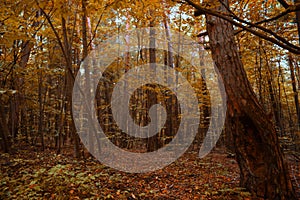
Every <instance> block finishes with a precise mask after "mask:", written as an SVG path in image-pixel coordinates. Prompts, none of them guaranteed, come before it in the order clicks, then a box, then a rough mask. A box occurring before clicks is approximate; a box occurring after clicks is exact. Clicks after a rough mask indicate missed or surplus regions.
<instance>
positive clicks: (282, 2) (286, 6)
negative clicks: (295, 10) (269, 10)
mask: <svg viewBox="0 0 300 200" xmlns="http://www.w3.org/2000/svg"><path fill="white" fill-rule="evenodd" d="M277 1H278V2H279V3H280V4H281V5H282V6H283V7H284V8H285V9H287V8H288V7H289V6H290V5H289V4H288V3H287V2H286V1H285V0H277Z"/></svg>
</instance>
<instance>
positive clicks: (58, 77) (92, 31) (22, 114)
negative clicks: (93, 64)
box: [0, 0, 300, 199]
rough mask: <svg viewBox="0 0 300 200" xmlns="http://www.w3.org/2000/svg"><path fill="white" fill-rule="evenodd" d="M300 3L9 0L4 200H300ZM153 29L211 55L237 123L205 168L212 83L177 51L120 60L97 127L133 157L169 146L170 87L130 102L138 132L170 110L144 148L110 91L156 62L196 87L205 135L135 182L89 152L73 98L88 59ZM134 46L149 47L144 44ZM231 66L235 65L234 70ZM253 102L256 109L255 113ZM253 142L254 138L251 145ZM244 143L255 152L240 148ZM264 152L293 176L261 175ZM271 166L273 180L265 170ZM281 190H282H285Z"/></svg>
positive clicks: (1, 78)
mask: <svg viewBox="0 0 300 200" xmlns="http://www.w3.org/2000/svg"><path fill="white" fill-rule="evenodd" d="M228 3H229V4H228ZM299 3H300V2H298V1H297V0H295V2H294V1H284V0H283V1H279V0H278V1H277V0H255V1H254V0H242V1H235V0H232V1H229V2H227V1H176V0H174V1H169V0H152V1H144V0H135V1H131V0H122V1H120V0H103V1H96V0H90V1H87V0H78V1H72V0H52V1H38V0H23V1H12V0H11V1H10V0H2V1H1V3H0V143H1V155H0V157H1V162H0V166H1V173H0V199H9V198H11V199H17V198H19V199H22V197H23V196H26V197H27V198H37V199H39V198H45V199H49V198H52V199H75V198H77V199H83V198H95V199H97V198H98V199H105V198H107V199H114V198H115V199H147V198H148V199H152V198H156V199H166V198H169V199H179V198H183V199H201V198H202V199H252V198H253V199H255V198H256V199H257V198H261V199H297V195H299V190H300V166H299V162H300V147H299V144H300V108H299V105H300V104H299V95H298V93H299V88H300V67H299V59H300V58H299V54H300V45H299V42H300V39H299V35H300V4H299ZM149 26H150V27H153V26H156V27H161V28H162V29H163V30H165V32H166V35H167V37H172V36H170V35H168V34H169V32H170V30H171V29H172V30H176V31H180V32H181V33H182V34H185V35H188V36H190V37H192V38H193V39H194V40H195V41H198V42H199V44H201V46H202V48H204V49H206V50H207V51H208V52H209V53H210V54H211V55H212V58H213V59H214V61H215V62H216V65H217V68H218V69H219V70H220V73H221V77H222V79H223V80H224V82H225V88H226V92H227V93H228V94H227V95H228V96H229V97H228V99H229V100H228V108H229V111H228V113H229V114H227V122H226V126H225V128H224V131H223V133H222V136H221V138H220V139H219V141H218V144H217V147H216V148H215V149H214V151H213V152H212V153H211V154H210V155H209V156H208V157H206V158H204V159H203V160H201V159H199V158H197V151H198V150H199V146H200V144H201V143H202V140H203V138H204V137H205V134H206V131H207V129H208V126H209V121H210V120H217V119H212V118H211V115H210V114H211V113H210V112H211V111H210V109H211V103H210V95H213V94H212V93H211V92H210V91H209V90H208V89H207V86H206V83H205V79H204V78H203V76H205V75H204V72H203V71H197V70H196V69H194V68H192V67H189V64H188V63H187V62H186V61H185V60H184V58H182V57H180V56H178V55H173V54H172V52H171V51H158V50H153V49H142V48H141V49H140V51H138V52H130V53H128V54H126V55H124V56H120V57H119V58H118V59H116V60H115V61H114V62H113V63H112V64H111V65H110V66H109V68H108V69H107V70H106V72H105V73H104V74H103V77H104V78H102V79H101V80H100V82H99V83H98V88H97V95H96V105H95V107H96V110H97V116H98V121H99V123H100V125H101V127H102V129H103V130H104V131H105V133H106V134H107V136H108V137H109V138H110V139H111V141H113V142H114V144H116V145H117V146H119V147H120V148H123V149H126V150H128V151H133V152H137V151H138V152H149V151H154V150H157V149H158V148H161V147H162V146H164V145H166V144H168V143H169V142H170V141H171V140H172V138H173V137H174V135H175V134H176V132H177V129H178V125H179V123H180V107H179V106H178V102H177V99H176V96H175V94H174V93H172V91H170V90H169V89H168V88H166V87H163V86H160V85H153V84H147V85H145V86H143V87H141V88H139V89H138V90H137V91H136V92H135V93H134V95H133V97H132V98H131V102H130V112H131V116H132V117H133V118H134V119H135V121H136V122H137V123H138V124H139V125H146V124H147V123H149V116H148V110H149V108H150V107H151V106H152V105H153V104H155V103H161V104H162V105H163V106H165V107H166V109H167V111H168V117H167V122H166V124H165V126H164V128H163V129H162V130H161V131H160V132H159V134H157V135H156V136H155V137H150V138H147V139H137V138H134V137H129V136H128V135H127V134H126V133H125V132H123V131H122V130H120V129H119V128H118V127H117V126H116V124H115V123H114V120H113V117H112V112H111V107H110V99H111V94H112V91H113V87H114V84H115V83H116V82H117V81H118V79H120V77H121V76H122V75H123V74H124V73H126V72H127V71H128V70H129V69H131V68H132V67H134V66H137V65H141V64H146V63H149V62H153V61H154V62H156V63H161V64H165V65H167V66H170V67H172V68H174V69H176V70H177V71H178V72H180V73H182V75H183V76H184V77H185V78H186V79H187V80H188V81H189V82H190V84H191V85H192V86H193V87H194V90H195V92H196V93H197V97H198V100H199V108H200V110H201V113H200V116H198V117H199V118H200V126H199V128H198V134H197V136H196V138H195V141H194V144H193V145H192V147H191V148H190V150H189V151H188V152H187V153H186V154H185V155H184V156H183V157H181V158H180V159H179V160H178V161H176V162H174V163H173V164H172V165H171V166H168V167H166V168H164V169H163V170H159V171H158V172H153V173H146V174H127V173H123V172H118V171H116V170H113V169H110V168H107V167H105V166H103V165H101V164H100V163H99V162H97V161H96V160H95V159H94V158H93V157H92V156H91V155H90V154H89V153H88V151H87V150H86V149H85V147H84V146H83V144H82V143H81V141H80V139H79V137H78V134H77V133H76V129H75V126H74V122H73V119H72V109H71V105H72V99H71V97H72V88H73V84H74V78H75V77H76V75H77V73H78V70H79V69H80V66H81V64H82V62H83V60H84V58H85V57H86V56H87V55H88V54H89V52H91V51H92V50H94V49H95V48H96V46H97V45H98V44H100V43H101V42H102V41H105V40H106V39H108V38H110V37H111V36H114V35H116V34H118V33H122V32H124V31H128V30H134V29H135V28H141V27H149ZM232 27H233V28H232ZM231 29H232V30H231ZM218 31H220V32H218ZM150 34H151V33H150ZM138 37H139V38H140V39H141V41H143V37H145V35H143V34H141V35H139V36H138ZM123 42H124V43H123V44H124V45H128V44H127V43H126V42H129V43H130V41H123ZM152 42H155V41H152ZM218 45H219V46H221V47H223V48H221V50H220V49H218V48H219V47H218ZM141 46H143V44H141ZM116 48H118V47H116ZM169 48H172V46H171V44H170V46H169ZM222 49H223V50H222ZM224 49H225V50H224ZM232 52H233V53H232ZM235 52H237V53H235ZM222 55H223V56H222ZM224 55H231V58H232V59H231V58H229V60H226V59H227V58H225V57H224ZM228 57H230V56H228ZM230 59H231V61H230ZM230 62H232V63H233V64H228V63H230ZM234 63H238V64H237V65H235V64H234ZM199 65H200V63H199ZM82 67H83V66H82ZM234 67H236V68H234ZM230 68H231V69H232V71H230V70H228V69H230ZM85 72H86V74H85V81H86V82H87V84H89V82H91V81H94V80H95V77H97V76H98V74H97V72H94V71H89V69H88V68H86V69H85ZM239 72H241V73H239ZM244 72H245V73H246V76H243V73H244ZM226 77H227V78H226ZM233 82H236V83H237V85H236V86H235V85H234V83H233ZM248 83H249V84H248ZM239 85H241V87H239ZM244 85H245V87H244ZM227 86H228V87H227ZM252 92H253V93H252ZM246 94H247V95H248V94H250V95H249V96H251V100H248V97H247V95H246ZM249 98H250V97H249ZM252 99H253V102H254V103H253V104H251V103H249V104H248V102H252ZM244 100H245V101H246V102H247V103H246V104H244V105H245V106H244V107H247V108H248V109H250V110H256V109H257V110H259V111H257V112H256V113H255V112H254V111H253V113H251V111H248V110H247V109H246V108H245V109H244V108H241V107H242V106H241V105H242V104H243V103H244ZM253 105H255V106H253ZM252 106H253V107H252ZM243 113H244V114H243ZM245 113H246V114H245ZM247 113H248V114H247ZM257 113H260V114H257ZM255 115H256V117H254V116H255ZM195 117H197V116H195ZM218 117H225V116H218ZM253 118H257V119H256V120H255V119H253ZM260 118H263V119H265V120H266V121H268V122H266V121H264V120H260ZM83 120H84V119H83ZM243 120H244V121H243ZM269 122H270V124H269ZM265 124H267V125H265ZM249 127H250V128H249ZM253 127H254V128H253ZM273 128H274V131H273ZM250 129H251V130H250ZM261 129H262V130H264V129H265V132H266V137H265V138H264V137H263V136H262V138H260V137H256V132H257V134H258V135H263V132H264V131H261ZM268 130H270V131H268ZM252 133H253V135H254V136H253V137H252V136H251V135H250V136H249V134H252ZM187 134H188V133H187ZM268 134H270V135H268ZM268 138H270V142H269V143H268V141H267V140H268ZM243 139H244V140H245V141H248V142H241V141H242V140H243ZM265 144H268V145H270V146H268V145H265ZM259 145H260V147H259ZM277 147H279V148H277ZM247 151H251V153H252V155H249V154H247V153H245V152H247ZM265 152H271V154H272V156H270V157H272V158H273V156H274V159H275V160H276V159H277V158H278V160H283V159H284V162H283V161H282V162H281V161H280V162H277V161H276V163H275V164H274V169H276V170H277V169H278V170H277V171H281V170H282V171H283V172H284V174H286V176H287V177H285V178H282V177H281V176H282V174H281V173H278V174H277V173H276V172H273V171H272V170H273V168H272V167H273V166H272V162H275V161H274V160H272V159H270V160H268V161H266V163H268V164H267V165H268V166H264V167H261V165H260V161H261V160H263V159H265V157H264V156H262V157H260V156H258V155H264V153H265ZM272 152H274V153H272ZM256 155H257V158H256ZM266 155H268V154H267V153H266ZM251 156H255V158H251ZM74 157H75V158H76V159H74ZM258 157H259V158H258ZM267 157H268V156H267ZM260 159H261V160H260ZM285 164H287V168H285V167H284V166H285ZM282 166H283V167H282ZM267 167H269V168H270V169H272V170H264V169H263V168H267ZM281 167H282V168H281ZM245 169H248V171H250V172H249V173H248V172H246V171H247V170H245ZM251 173H253V174H251ZM266 174H268V175H266ZM239 175H241V177H239ZM252 175H253V177H260V178H262V179H263V177H267V178H266V179H267V180H272V181H273V178H274V177H275V178H274V180H275V182H274V183H273V182H272V181H268V182H270V185H271V184H273V185H281V186H280V187H279V186H278V189H276V188H277V186H276V187H274V188H273V186H268V183H265V182H264V183H263V184H265V185H266V186H261V184H262V183H261V182H260V178H253V177H252ZM276 176H278V177H280V178H278V179H277V178H276ZM283 180H285V181H286V183H281V181H283ZM283 185H284V186H283ZM260 187H262V188H265V191H264V192H262V191H260V189H258V188H260Z"/></svg>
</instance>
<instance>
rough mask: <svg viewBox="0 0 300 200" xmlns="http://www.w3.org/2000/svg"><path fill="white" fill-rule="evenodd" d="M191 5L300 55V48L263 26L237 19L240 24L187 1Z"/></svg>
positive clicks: (230, 17) (221, 14) (227, 16)
mask: <svg viewBox="0 0 300 200" xmlns="http://www.w3.org/2000/svg"><path fill="white" fill-rule="evenodd" d="M185 1H186V2H187V3H188V4H189V5H191V6H193V7H194V8H195V9H197V10H199V11H200V12H203V13H205V14H209V15H213V16H215V17H219V18H221V19H223V20H225V21H228V22H230V23H231V24H233V25H235V26H237V27H240V28H242V29H244V30H246V31H248V32H250V33H252V34H254V35H256V36H258V37H260V38H262V39H265V40H267V41H269V42H272V43H274V44H276V45H278V46H280V47H281V48H284V49H286V50H289V51H290V52H292V53H295V54H300V47H298V46H295V45H293V44H291V43H290V42H288V41H287V40H286V39H284V38H282V37H281V36H279V35H277V34H276V33H274V32H272V31H271V30H269V29H266V28H264V27H261V26H258V25H256V24H253V23H250V22H247V21H245V20H242V19H240V18H236V20H238V21H239V22H237V21H236V20H233V19H232V16H229V15H225V14H223V13H220V12H217V11H213V10H210V9H206V8H204V7H202V6H201V5H198V4H196V3H194V2H193V1H191V0H185ZM298 8H300V5H299V4H298V5H297V6H296V8H294V9H296V10H297V9H298ZM243 23H244V24H247V25H248V26H245V25H243ZM251 27H255V28H258V29H260V30H262V31H264V32H266V33H269V34H271V35H272V36H273V37H270V36H268V35H266V34H264V33H262V32H260V31H256V30H253V29H252V28H251Z"/></svg>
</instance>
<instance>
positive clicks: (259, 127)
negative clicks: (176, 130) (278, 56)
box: [186, 0, 296, 199]
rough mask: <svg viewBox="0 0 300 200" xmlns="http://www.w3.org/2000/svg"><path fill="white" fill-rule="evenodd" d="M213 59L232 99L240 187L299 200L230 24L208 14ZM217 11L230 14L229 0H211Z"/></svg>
mask: <svg viewBox="0 0 300 200" xmlns="http://www.w3.org/2000/svg"><path fill="white" fill-rule="evenodd" d="M186 1H187V2H188V3H189V4H191V5H193V6H194V7H195V8H196V9H197V10H198V11H199V12H202V13H205V14H206V26H207V33H208V36H209V43H210V49H211V51H212V57H213V60H214V62H215V64H216V67H217V69H218V70H219V72H220V75H221V78H222V79H223V82H224V86H225V89H226V92H227V97H228V102H227V106H228V113H227V121H226V126H227V130H229V131H230V132H231V134H232V136H233V143H234V145H235V152H236V158H237V161H238V164H239V167H240V178H241V180H240V184H241V186H242V187H245V188H246V189H248V190H249V191H250V192H251V193H252V194H254V195H255V196H256V197H257V198H263V199H296V197H295V194H294V190H293V187H292V184H291V180H290V177H289V174H288V170H287V165H286V163H285V162H284V159H283V153H282V151H281V149H280V146H279V142H278V138H277V135H276V131H275V127H274V125H273V124H272V122H271V121H270V120H269V119H268V117H267V113H266V112H265V110H264V109H263V107H262V106H261V105H260V104H259V101H258V100H257V98H256V95H255V94H254V92H253V89H252V87H251V85H250V83H249V80H248V79H247V75H246V72H245V69H244V67H243V63H242V61H241V59H240V55H239V52H238V48H237V45H236V43H235V39H234V29H233V26H232V24H231V23H230V22H228V21H227V20H224V19H221V18H219V17H216V16H213V15H211V14H210V13H206V12H205V10H203V9H202V7H201V6H199V5H197V4H195V3H193V2H192V1H190V0H186ZM209 3H210V4H212V5H214V6H213V7H214V9H216V11H217V12H219V11H220V12H223V13H226V12H228V1H227V0H220V1H219V2H218V3H216V2H215V1H209Z"/></svg>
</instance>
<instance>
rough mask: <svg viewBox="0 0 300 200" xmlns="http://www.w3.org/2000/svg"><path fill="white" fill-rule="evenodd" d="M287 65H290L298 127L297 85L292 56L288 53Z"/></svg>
mask: <svg viewBox="0 0 300 200" xmlns="http://www.w3.org/2000/svg"><path fill="white" fill-rule="evenodd" d="M289 65H290V74H291V80H292V87H293V93H294V102H295V108H296V116H297V124H298V127H300V108H299V96H298V91H297V85H296V78H295V68H294V64H293V58H292V57H291V56H290V55H289Z"/></svg>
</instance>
